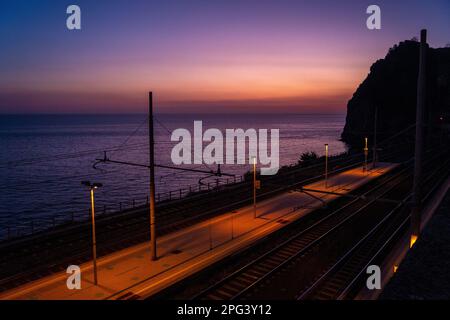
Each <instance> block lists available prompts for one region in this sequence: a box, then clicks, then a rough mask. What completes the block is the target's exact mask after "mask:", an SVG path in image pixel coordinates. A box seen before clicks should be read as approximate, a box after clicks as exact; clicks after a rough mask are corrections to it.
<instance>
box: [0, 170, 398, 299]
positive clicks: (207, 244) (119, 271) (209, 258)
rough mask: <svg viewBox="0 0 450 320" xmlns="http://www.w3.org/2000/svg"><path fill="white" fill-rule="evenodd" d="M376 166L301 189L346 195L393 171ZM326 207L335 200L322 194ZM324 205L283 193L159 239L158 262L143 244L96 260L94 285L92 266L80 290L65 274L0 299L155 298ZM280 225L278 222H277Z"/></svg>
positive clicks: (85, 269)
mask: <svg viewBox="0 0 450 320" xmlns="http://www.w3.org/2000/svg"><path fill="white" fill-rule="evenodd" d="M395 166H396V165H395V164H389V163H380V164H379V165H378V166H377V168H376V169H374V170H370V171H368V172H363V170H362V168H361V167H359V168H355V169H351V170H348V171H345V172H343V173H340V174H337V175H334V176H331V177H329V179H328V185H327V188H325V184H324V181H319V182H316V183H312V184H310V185H307V186H305V187H306V188H308V189H315V190H327V191H333V192H336V193H348V192H350V191H352V190H354V189H356V188H357V187H359V186H361V185H363V184H365V183H367V182H368V181H370V180H371V179H373V178H375V177H378V176H380V175H382V174H384V173H386V172H387V171H389V170H391V169H393V168H394V167H395ZM315 196H317V197H319V198H321V199H322V200H324V201H330V200H333V199H335V198H336V197H338V196H337V195H329V194H323V193H315ZM321 205H322V202H321V201H319V200H318V199H314V198H313V197H311V196H309V195H307V194H305V193H301V192H296V191H290V192H285V193H283V194H280V195H277V196H275V197H272V198H270V199H267V200H264V201H261V202H259V203H258V204H257V216H258V217H257V218H256V219H255V218H254V212H253V206H251V205H250V206H246V207H243V208H241V209H239V210H237V211H233V212H229V213H226V214H223V215H221V216H218V217H215V218H213V219H210V220H208V221H204V222H201V223H198V224H196V225H193V226H191V227H189V228H186V229H183V230H180V231H178V232H174V233H172V234H168V235H165V236H162V237H160V238H159V239H158V244H157V247H158V257H159V258H158V260H157V261H151V259H150V243H142V244H140V245H136V246H133V247H130V248H127V249H124V250H121V251H118V252H115V253H113V254H110V255H107V256H104V257H102V258H100V259H98V281H99V284H98V285H97V286H95V285H94V284H93V268H92V263H85V264H83V265H81V266H80V268H81V289H73V290H70V289H68V287H67V285H66V281H67V279H68V277H69V276H70V275H69V274H67V273H64V272H62V273H57V274H54V275H51V276H48V277H45V278H43V279H40V280H37V281H34V282H31V283H29V284H26V285H24V286H21V287H18V288H15V289H13V290H10V291H6V292H4V293H2V294H0V299H39V300H46V299H58V300H59V299H61V300H63V299H123V298H130V297H135V298H139V297H143V296H149V295H151V294H154V293H156V292H158V291H160V290H162V289H164V288H166V287H168V286H170V285H171V284H173V283H175V282H177V281H179V280H181V279H183V278H185V277H187V276H189V275H191V274H193V273H195V272H197V271H199V270H201V269H203V268H205V267H206V266H208V265H210V264H211V263H213V262H216V261H218V260H220V259H222V258H224V257H226V256H228V255H230V254H233V253H235V252H237V251H239V250H241V249H242V248H244V247H247V246H248V245H250V244H252V243H253V242H255V241H257V240H258V239H260V238H262V237H264V236H266V235H268V234H269V233H271V232H274V231H276V230H278V229H280V228H282V227H283V226H285V225H286V224H287V223H290V222H292V221H294V220H296V219H299V218H301V217H302V216H304V215H306V214H308V213H309V212H311V211H312V210H314V209H315V208H318V207H319V206H321ZM280 219H282V220H280Z"/></svg>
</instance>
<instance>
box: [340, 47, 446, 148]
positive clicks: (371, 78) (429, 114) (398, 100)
mask: <svg viewBox="0 0 450 320" xmlns="http://www.w3.org/2000/svg"><path fill="white" fill-rule="evenodd" d="M418 64H419V43H418V42H417V41H413V40H410V41H404V42H401V43H400V44H398V45H395V46H394V47H393V48H391V49H390V50H389V52H388V54H387V55H386V57H385V58H384V59H380V60H378V61H376V62H375V63H374V64H373V65H372V66H371V68H370V72H369V74H368V76H367V78H366V79H365V80H364V81H363V82H362V83H361V84H360V85H359V87H358V89H357V90H356V92H355V93H354V94H353V97H352V98H351V99H350V101H349V102H348V105H347V118H346V124H345V127H344V131H343V132H342V140H343V141H345V142H346V143H348V144H349V145H350V146H354V147H360V146H361V143H362V141H363V140H362V139H363V137H364V136H369V137H371V135H372V132H373V130H374V118H375V117H374V115H375V108H377V109H378V121H377V132H378V136H379V138H380V140H382V139H384V138H386V137H388V136H390V135H392V134H394V133H396V132H399V131H400V130H402V129H403V128H406V127H408V126H409V125H411V124H413V123H414V122H415V117H416V113H415V112H416V111H415V110H416V92H417V76H418V70H419V66H418ZM442 116H444V117H449V116H450V48H438V49H433V48H428V51H427V110H426V112H425V119H426V120H425V121H426V122H427V123H435V122H437V121H439V119H440V118H441V117H442Z"/></svg>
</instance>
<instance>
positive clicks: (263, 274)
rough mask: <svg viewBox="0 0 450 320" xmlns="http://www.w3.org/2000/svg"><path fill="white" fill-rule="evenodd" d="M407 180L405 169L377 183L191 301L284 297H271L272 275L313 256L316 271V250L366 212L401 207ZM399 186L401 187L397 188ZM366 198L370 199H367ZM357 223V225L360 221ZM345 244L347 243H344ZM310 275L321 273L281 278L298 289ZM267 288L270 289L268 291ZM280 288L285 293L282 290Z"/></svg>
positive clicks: (321, 263)
mask: <svg viewBox="0 0 450 320" xmlns="http://www.w3.org/2000/svg"><path fill="white" fill-rule="evenodd" d="M410 178H411V174H410V171H409V168H405V169H404V170H402V171H401V172H399V173H397V174H396V175H395V176H393V177H390V178H389V179H387V180H385V181H383V182H380V183H379V184H378V185H377V186H375V187H374V188H372V189H371V190H369V191H367V192H366V193H365V194H363V196H365V197H366V199H363V197H359V198H357V199H355V200H353V201H350V202H349V203H347V204H346V205H344V206H343V207H341V208H339V209H337V210H335V211H333V212H332V213H331V214H329V215H328V216H326V217H325V218H323V219H321V220H320V221H318V222H316V223H315V224H314V225H312V226H311V227H309V228H308V229H306V230H303V231H301V232H299V233H298V234H296V235H294V236H292V237H291V238H289V239H287V240H286V241H284V242H283V243H281V244H279V245H278V246H276V247H275V248H273V249H272V250H270V251H268V252H267V253H265V254H263V255H262V256H260V257H259V258H257V259H256V260H254V261H252V262H250V263H248V264H247V265H245V266H243V267H242V268H240V269H239V270H237V271H235V272H233V273H231V274H230V275H228V276H227V277H225V278H223V279H222V280H221V281H219V282H217V283H215V284H213V285H212V286H210V287H208V288H206V289H205V290H203V291H202V292H200V293H199V294H197V295H195V296H194V299H215V300H216V299H220V300H233V299H238V298H239V299H247V298H248V299H252V298H267V297H271V298H280V297H286V294H287V292H285V293H284V294H283V293H279V292H278V293H277V294H271V292H269V291H272V290H273V287H272V286H273V284H274V283H275V281H272V280H270V279H271V278H273V277H274V276H275V275H278V274H283V273H284V272H285V271H287V270H289V269H291V270H292V266H293V265H295V264H296V262H298V261H300V260H301V261H303V262H304V263H306V262H305V260H306V259H304V258H305V257H306V256H309V257H310V256H314V257H315V258H314V259H312V262H311V261H310V262H308V265H310V266H312V268H317V267H316V266H317V265H318V264H320V265H323V264H324V261H320V260H321V258H320V255H318V254H317V252H318V248H320V246H321V245H322V244H323V243H326V244H328V245H330V239H333V237H335V238H334V241H336V240H337V239H339V237H336V235H339V232H341V233H342V231H341V229H343V228H344V227H346V228H347V230H348V225H352V224H353V225H355V221H357V222H358V220H361V217H364V216H367V215H369V212H370V211H374V210H383V211H384V212H385V211H389V210H392V208H395V207H396V206H398V205H399V204H398V203H400V204H403V201H402V200H403V198H404V197H402V195H404V194H405V193H408V191H409V188H408V186H409V184H408V181H410ZM400 186H402V187H401V188H399V187H400ZM399 190H401V191H399ZM369 197H370V199H371V200H367V199H369ZM384 198H385V199H384ZM380 200H394V201H380ZM398 200H399V201H398ZM369 220H370V219H369ZM359 222H360V223H361V221H359ZM356 225H357V224H356ZM351 232H352V231H350V233H351ZM356 233H357V232H356ZM341 235H342V234H341ZM360 235H361V234H359V236H360ZM331 242H333V241H331ZM346 245H349V244H348V243H346ZM338 251H339V250H338ZM329 258H330V259H331V260H333V259H337V258H338V257H334V256H333V254H331V255H330V257H329ZM319 269H320V268H319ZM314 273H317V275H316V276H320V275H321V274H322V273H323V271H321V270H311V268H309V269H308V267H303V268H302V272H300V274H299V272H297V273H296V278H297V280H296V281H292V276H294V275H293V274H291V275H290V276H288V277H284V278H285V280H287V281H288V282H289V281H290V282H291V283H290V285H288V287H289V286H290V287H295V286H299V285H300V286H302V285H305V284H307V283H308V282H310V276H311V274H314ZM293 283H295V285H292V284H293ZM267 286H270V290H269V289H268V288H267ZM281 289H284V290H285V291H286V287H284V288H281ZM297 290H298V288H297ZM287 291H289V290H287ZM297 293H298V291H297ZM293 297H295V295H294V296H291V297H290V298H291V299H292V298H293Z"/></svg>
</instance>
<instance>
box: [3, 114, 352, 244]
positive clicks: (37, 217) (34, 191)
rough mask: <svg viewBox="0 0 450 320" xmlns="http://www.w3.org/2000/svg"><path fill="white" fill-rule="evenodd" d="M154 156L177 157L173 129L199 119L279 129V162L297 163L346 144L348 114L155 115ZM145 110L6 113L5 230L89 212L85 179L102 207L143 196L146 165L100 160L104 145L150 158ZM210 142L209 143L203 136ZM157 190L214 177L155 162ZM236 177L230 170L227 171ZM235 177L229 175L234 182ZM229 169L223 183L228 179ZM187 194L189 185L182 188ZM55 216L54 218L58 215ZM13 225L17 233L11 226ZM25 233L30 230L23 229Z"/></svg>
mask: <svg viewBox="0 0 450 320" xmlns="http://www.w3.org/2000/svg"><path fill="white" fill-rule="evenodd" d="M156 120H157V121H155V143H156V145H155V156H156V159H155V160H156V163H157V164H163V165H173V164H172V163H171V159H170V154H171V150H172V147H173V146H174V143H173V142H171V141H170V133H171V132H172V131H173V130H175V129H177V128H186V129H188V130H190V131H191V132H193V122H194V120H202V121H203V130H206V129H208V128H218V129H220V130H221V131H222V132H223V133H225V129H233V128H242V129H244V130H246V129H249V128H254V129H279V130H280V140H279V142H280V165H289V164H293V163H296V162H297V160H298V158H299V156H300V154H301V153H303V152H305V151H314V152H316V153H318V154H323V153H324V147H323V146H324V144H325V143H328V144H329V148H330V149H329V150H330V154H337V153H341V152H343V151H345V150H346V146H345V145H344V143H342V142H341V141H339V137H340V133H341V132H342V129H343V127H344V124H345V115H300V114H299V115H292V114H290V115H277V114H276V115H275V114H270V115H269V114H266V115H264V114H263V115H246V114H228V115H200V114H195V115H194V114H186V115H179V114H173V115H169V114H162V115H156ZM147 125H148V124H147V115H145V114H133V115H0V150H1V152H0V229H2V230H3V233H2V231H1V230H0V237H1V235H2V234H3V235H5V234H6V231H5V230H6V229H7V228H8V227H9V228H12V229H14V230H15V231H14V232H20V231H18V230H19V229H18V227H19V226H24V225H25V227H23V228H26V226H28V224H34V225H33V226H32V227H31V228H35V229H39V226H42V227H44V226H45V225H48V224H49V223H56V224H58V223H60V222H61V221H64V220H65V219H70V218H71V216H72V214H73V215H75V218H77V217H78V218H79V217H83V215H84V216H87V214H88V207H89V192H88V190H86V188H85V187H83V186H82V185H81V181H82V180H90V181H91V182H101V183H103V187H102V188H100V189H99V190H98V191H97V192H96V194H95V196H96V206H97V211H100V212H102V211H103V210H106V213H107V212H109V211H114V210H117V209H118V208H119V207H120V205H122V207H123V208H125V207H129V206H132V200H133V199H135V204H136V205H139V204H142V203H145V201H146V197H147V194H148V170H147V169H146V168H141V167H137V166H129V165H119V164H98V165H96V166H94V164H95V163H96V159H99V158H103V154H104V153H103V151H104V150H108V152H107V156H108V157H109V158H110V159H112V160H119V161H128V162H133V163H138V164H144V165H145V164H147V163H148V127H147ZM205 145H206V143H205ZM183 167H185V168H196V169H201V170H211V169H216V166H214V165H209V166H207V165H185V166H183ZM221 169H222V172H226V173H230V174H235V175H237V176H240V175H242V174H244V173H245V172H246V171H249V170H251V166H250V165H249V164H246V165H223V166H222V168H221ZM156 173H157V178H156V188H157V189H156V193H157V194H158V193H159V194H160V199H164V198H165V197H168V193H167V192H168V191H171V190H173V193H172V195H171V196H172V197H177V195H179V192H178V189H180V188H185V191H183V192H187V191H186V190H187V188H188V187H189V186H191V188H192V189H195V188H196V187H197V188H198V185H199V179H201V178H203V180H202V182H203V183H205V184H207V183H208V182H209V183H210V184H211V185H213V184H215V183H217V181H216V179H217V178H215V177H209V178H208V177H207V176H208V175H207V174H201V173H193V172H181V171H174V170H168V169H160V168H158V169H157V172H156ZM229 180H230V181H231V180H232V178H229ZM230 181H229V182H230ZM225 182H226V177H223V178H221V179H220V181H219V183H225ZM183 194H184V193H183ZM53 217H55V220H53ZM10 232H11V233H13V232H12V231H11V230H10ZM24 232H25V233H26V232H27V231H24Z"/></svg>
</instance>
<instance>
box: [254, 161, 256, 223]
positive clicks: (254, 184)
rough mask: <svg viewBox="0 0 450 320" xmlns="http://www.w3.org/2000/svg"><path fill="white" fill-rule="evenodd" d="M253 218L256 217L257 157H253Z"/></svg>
mask: <svg viewBox="0 0 450 320" xmlns="http://www.w3.org/2000/svg"><path fill="white" fill-rule="evenodd" d="M253 218H255V219H256V157H253Z"/></svg>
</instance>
